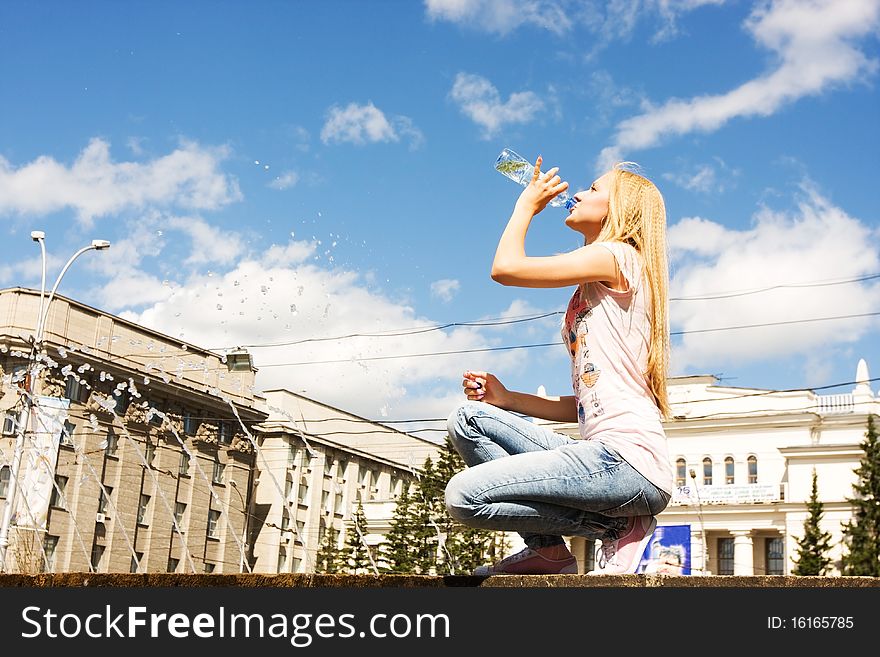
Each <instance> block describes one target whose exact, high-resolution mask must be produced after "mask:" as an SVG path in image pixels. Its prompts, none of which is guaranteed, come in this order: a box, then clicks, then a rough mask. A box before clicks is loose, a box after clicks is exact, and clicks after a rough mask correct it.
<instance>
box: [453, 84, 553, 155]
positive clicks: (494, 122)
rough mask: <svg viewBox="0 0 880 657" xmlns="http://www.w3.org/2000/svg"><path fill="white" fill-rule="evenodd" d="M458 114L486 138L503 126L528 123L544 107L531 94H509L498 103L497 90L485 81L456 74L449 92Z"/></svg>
mask: <svg viewBox="0 0 880 657" xmlns="http://www.w3.org/2000/svg"><path fill="white" fill-rule="evenodd" d="M450 96H451V98H452V100H454V101H455V102H456V103H457V104H458V106H459V108H460V109H461V111H462V113H463V114H464V115H465V116H467V117H468V118H469V119H471V120H472V121H473V122H474V123H476V124H477V125H480V126H482V127H483V130H484V134H483V136H484V137H485V138H487V139H488V138H490V137H491V136H492V135H494V134H495V133H496V132H498V130H500V129H501V128H502V127H503V126H504V125H507V124H512V123H528V122H529V121H531V120H532V119H533V118H535V116H536V115H537V114H538V112H540V111H541V110H542V109H544V103H543V102H542V101H541V99H540V98H539V97H538V95H537V94H536V93H534V92H532V91H520V92H517V93H512V94H511V95H510V96H509V97H508V99H507V100H506V101H502V100H501V94H500V93H499V92H498V89H496V88H495V86H494V85H493V84H492V83H491V82H489V80H487V79H486V78H484V77H482V76H479V75H474V74H472V73H459V74H458V75H456V76H455V82H454V83H453V85H452V91H451V92H450Z"/></svg>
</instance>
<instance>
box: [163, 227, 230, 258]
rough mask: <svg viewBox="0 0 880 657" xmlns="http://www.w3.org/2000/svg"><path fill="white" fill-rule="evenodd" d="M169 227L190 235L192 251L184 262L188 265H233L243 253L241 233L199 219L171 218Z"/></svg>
mask: <svg viewBox="0 0 880 657" xmlns="http://www.w3.org/2000/svg"><path fill="white" fill-rule="evenodd" d="M167 225H168V226H169V227H171V228H175V229H177V230H179V231H181V232H183V233H186V234H187V235H189V237H190V239H191V240H192V249H191V250H190V255H189V257H188V258H187V259H186V260H185V261H184V264H187V265H202V264H208V263H217V264H220V265H229V264H232V263H233V262H234V261H235V260H236V259H237V258H238V257H239V256H240V255H241V253H242V250H243V246H242V243H243V240H242V237H241V235H240V234H239V233H237V232H235V231H229V230H221V229H219V228H217V227H216V226H212V225H211V224H209V223H208V222H207V221H205V220H204V219H201V218H199V217H171V218H170V219H168V222H167Z"/></svg>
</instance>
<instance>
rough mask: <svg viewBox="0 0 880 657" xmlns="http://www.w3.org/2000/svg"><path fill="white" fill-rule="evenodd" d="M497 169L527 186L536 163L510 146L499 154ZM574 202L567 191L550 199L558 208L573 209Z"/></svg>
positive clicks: (496, 162) (496, 161) (496, 163)
mask: <svg viewBox="0 0 880 657" xmlns="http://www.w3.org/2000/svg"><path fill="white" fill-rule="evenodd" d="M495 170H496V171H498V172H499V173H502V174H504V175H505V176H507V177H508V178H510V179H511V180H512V181H514V182H516V183H519V184H520V185H522V186H523V187H525V186H526V185H528V184H529V183H530V182H531V181H532V173H534V171H535V165H534V164H532V163H531V162H529V161H528V160H527V159H526V158H524V157H523V156H522V155H520V154H519V153H517V152H515V151H512V150H510V149H509V148H505V149H504V150H503V151H501V153H500V155H498V159H497V160H495ZM542 175H543V174H542ZM574 204H575V200H574V199H573V198H571V197H570V196H569V195H568V194H567V193H566V192H562V193H561V194H559V195H558V196H555V197H554V198H553V199H552V200H551V201H550V205H552V206H553V207H557V208H558V207H562V206H564V207H565V209H566V210H571V208H572V207H574Z"/></svg>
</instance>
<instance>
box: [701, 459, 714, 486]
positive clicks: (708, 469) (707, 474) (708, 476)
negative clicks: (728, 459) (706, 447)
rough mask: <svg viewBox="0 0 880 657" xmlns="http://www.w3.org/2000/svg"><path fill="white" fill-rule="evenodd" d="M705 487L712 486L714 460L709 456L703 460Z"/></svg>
mask: <svg viewBox="0 0 880 657" xmlns="http://www.w3.org/2000/svg"><path fill="white" fill-rule="evenodd" d="M703 485H704V486H711V485H712V459H710V458H709V457H708V456H707V457H706V458H704V459H703Z"/></svg>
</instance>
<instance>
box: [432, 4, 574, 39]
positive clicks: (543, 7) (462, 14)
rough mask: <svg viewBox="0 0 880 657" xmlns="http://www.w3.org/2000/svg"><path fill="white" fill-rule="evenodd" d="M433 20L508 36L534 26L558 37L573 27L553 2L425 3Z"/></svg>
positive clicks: (564, 13) (562, 11) (566, 16)
mask: <svg viewBox="0 0 880 657" xmlns="http://www.w3.org/2000/svg"><path fill="white" fill-rule="evenodd" d="M425 9H426V10H427V12H428V17H429V18H430V19H431V20H446V21H451V22H454V23H462V24H465V25H468V26H473V27H480V28H482V29H484V30H487V31H489V32H495V33H498V34H507V33H508V32H511V31H513V30H515V29H516V28H518V27H520V26H521V25H534V26H537V27H540V28H544V29H547V30H550V31H551V32H555V33H557V34H562V33H563V32H566V31H567V30H568V29H569V28H570V27H571V25H572V21H571V19H570V18H569V17H568V15H567V14H566V11H565V9H564V7H563V6H561V5H560V3H558V2H551V1H549V0H425Z"/></svg>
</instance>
